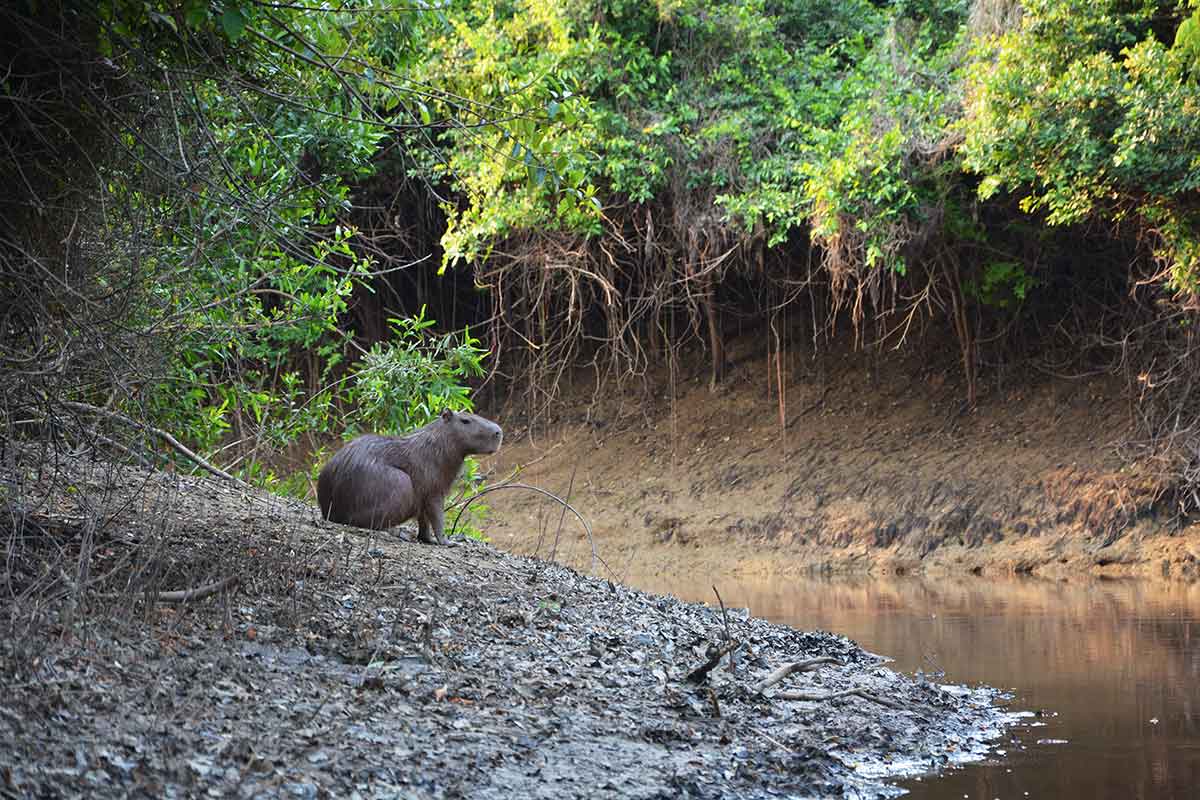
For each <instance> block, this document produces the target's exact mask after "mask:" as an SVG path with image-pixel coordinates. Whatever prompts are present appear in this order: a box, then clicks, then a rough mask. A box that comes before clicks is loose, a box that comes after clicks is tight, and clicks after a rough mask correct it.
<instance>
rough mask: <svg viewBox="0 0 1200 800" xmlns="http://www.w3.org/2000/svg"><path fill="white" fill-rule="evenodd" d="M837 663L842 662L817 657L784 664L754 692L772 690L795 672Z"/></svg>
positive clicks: (830, 658)
mask: <svg viewBox="0 0 1200 800" xmlns="http://www.w3.org/2000/svg"><path fill="white" fill-rule="evenodd" d="M837 663H840V662H839V661H838V660H837V659H836V658H833V657H832V656H817V657H816V658H810V659H808V660H806V661H793V662H792V663H790V664H784V665H783V666H782V667H780V668H779V669H777V670H775V671H774V672H772V673H771V674H770V675H768V676H767V677H765V678H763V679H762V680H761V681H759V682H758V685H756V686H755V687H754V691H755V692H756V693H758V694H761V693H762V692H764V691H766V690H767V689H769V688H771V687H772V686H774V685H775V684H777V683H779V682H780V681H781V680H783V679H784V678H786V677H787V676H788V675H791V674H792V673H793V672H807V671H808V670H811V669H816V668H817V667H819V666H820V665H822V664H837ZM778 696H779V695H778V694H776V695H775V697H778Z"/></svg>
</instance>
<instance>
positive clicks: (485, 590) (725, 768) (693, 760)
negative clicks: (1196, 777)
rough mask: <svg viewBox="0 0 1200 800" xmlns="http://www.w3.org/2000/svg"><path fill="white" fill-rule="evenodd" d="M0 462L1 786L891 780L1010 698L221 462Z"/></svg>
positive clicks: (122, 788)
mask: <svg viewBox="0 0 1200 800" xmlns="http://www.w3.org/2000/svg"><path fill="white" fill-rule="evenodd" d="M0 486H3V487H6V488H5V492H6V496H7V497H8V498H9V501H10V506H9V508H10V510H11V511H15V512H16V513H15V514H7V513H6V515H5V518H6V520H7V521H8V523H9V527H8V528H7V529H6V531H5V533H6V539H7V540H8V541H9V542H10V548H9V554H10V560H9V561H8V563H7V565H6V567H5V570H6V572H5V574H4V578H5V581H4V582H5V585H7V586H9V587H10V589H11V592H10V594H9V596H8V597H6V598H5V599H4V611H5V614H4V619H5V621H6V623H7V625H8V629H7V630H6V631H5V634H4V636H3V637H0V687H2V689H3V698H4V699H3V701H0V738H2V740H3V741H4V742H5V747H4V748H0V795H3V796H12V797H143V796H144V797H202V796H214V797H235V796H236V797H279V796H282V797H302V798H303V797H396V796H403V797H418V798H452V797H471V798H510V797H547V798H551V797H553V798H570V797H589V798H591V797H618V798H633V797H638V798H649V797H663V798H667V797H670V798H676V797H694V798H717V797H739V798H757V797H768V796H771V797H774V796H779V795H780V794H786V795H789V796H804V797H848V796H853V797H871V796H888V795H891V794H894V793H895V792H896V790H895V788H894V787H893V786H890V785H889V784H888V783H887V781H888V780H892V779H895V778H897V777H899V776H900V775H904V774H911V773H912V772H914V771H931V770H936V769H938V768H941V767H943V766H945V765H946V764H948V763H954V762H955V761H958V760H962V759H963V758H967V757H971V756H977V755H978V754H979V753H980V752H982V751H983V750H984V749H985V748H986V746H987V744H986V743H987V742H988V741H989V740H990V739H993V738H994V737H997V736H999V735H1000V733H1001V731H1002V728H1003V726H1004V725H1006V724H1008V723H1009V722H1011V721H1012V717H1011V716H1008V715H1006V714H1004V713H1003V712H1002V711H1001V710H1000V709H999V708H997V707H996V706H995V705H994V701H995V700H996V698H997V695H996V693H995V692H993V691H991V690H988V689H986V688H982V687H980V688H973V689H968V688H965V687H949V686H942V685H939V684H938V683H937V682H935V681H930V680H928V679H927V678H925V677H924V676H917V677H908V676H904V675H900V674H897V673H896V672H893V671H891V670H889V669H887V668H886V667H885V666H883V662H884V659H882V658H880V657H879V656H876V655H872V654H870V653H867V652H865V651H863V650H862V649H861V648H859V647H858V646H857V645H855V644H854V643H852V642H850V641H848V640H846V639H844V638H842V637H839V636H836V635H833V634H829V633H822V632H802V631H798V630H794V629H792V628H788V627H785V626H780V625H775V624H771V623H768V622H766V621H763V620H761V619H754V618H751V617H750V616H749V615H748V614H747V613H746V612H745V611H744V610H739V609H728V610H727V611H725V613H723V612H722V609H720V608H719V607H713V606H706V605H699V604H688V603H682V602H679V601H677V600H675V599H674V598H670V597H663V596H655V595H650V594H645V593H643V592H640V591H637V590H634V589H630V588H627V587H625V586H621V585H618V584H615V583H612V582H610V581H607V580H604V579H599V578H594V577H587V576H583V575H580V574H579V573H577V572H575V571H572V570H570V569H568V568H565V567H562V566H559V565H556V564H552V563H548V562H544V561H537V560H533V559H529V558H523V557H519V556H513V555H508V554H505V553H502V552H500V551H498V550H496V549H494V548H493V547H491V546H489V545H485V544H481V543H478V542H473V541H466V540H463V541H460V542H458V543H457V545H456V546H454V547H431V546H426V545H419V544H413V543H408V542H405V541H402V540H401V539H400V538H398V537H396V536H394V535H392V534H388V533H384V534H380V533H374V532H369V531H361V530H358V529H353V528H348V527H343V526H339V525H331V524H329V523H325V522H323V521H321V520H319V519H318V516H317V513H316V509H315V508H314V507H313V506H312V505H309V504H304V503H299V502H295V501H289V500H283V499H280V498H276V497H271V496H268V495H264V494H261V493H258V492H253V491H244V490H242V489H240V488H237V487H234V486H233V485H231V484H228V483H223V482H218V481H217V480H216V479H200V478H191V477H182V476H178V475H169V474H162V473H151V472H145V471H142V470H139V469H132V468H119V467H113V466H109V465H104V464H95V463H87V462H77V461H69V460H63V459H59V458H54V457H50V456H46V455H45V454H42V456H41V457H40V458H39V459H37V460H32V461H26V462H25V463H23V464H19V465H17V466H16V467H15V468H10V469H9V470H8V471H7V472H0ZM230 578H236V579H237V584H236V586H235V587H233V588H231V589H229V590H228V591H222V592H218V593H215V594H212V595H211V596H209V597H206V598H204V599H199V600H195V601H193V602H184V603H166V602H163V601H164V600H165V599H166V598H167V597H168V596H167V595H162V594H160V593H161V592H165V591H177V590H185V589H189V588H196V587H200V586H203V585H208V584H211V583H212V582H214V581H218V580H222V579H230ZM731 643H736V644H737V646H736V648H735V649H733V657H732V659H731V658H730V657H729V656H725V657H724V658H722V659H721V660H720V662H719V663H718V665H717V666H716V667H715V668H713V669H712V670H711V671H709V672H707V673H706V674H704V675H703V676H699V677H695V675H694V673H695V670H696V668H697V667H698V666H700V665H703V664H706V663H709V662H710V661H715V659H712V658H710V656H711V655H712V654H713V652H714V650H716V651H717V652H720V651H721V650H722V649H729V646H730V644H731ZM820 656H826V657H829V658H830V659H832V662H831V663H824V664H821V665H820V666H819V667H817V668H816V669H813V670H810V671H805V672H799V673H796V674H794V675H792V676H790V677H788V678H787V679H785V680H784V681H782V682H780V683H779V684H777V685H776V686H774V687H771V688H769V689H767V690H765V692H763V693H760V692H756V691H755V690H754V686H755V684H756V682H758V681H759V680H761V679H762V678H763V677H764V676H766V675H768V674H769V673H770V672H772V671H773V670H774V669H775V668H777V667H779V666H781V665H783V664H786V663H788V662H793V661H797V660H801V659H810V658H815V657H820ZM690 675H691V676H693V677H694V678H695V679H690V678H689V676H690ZM855 688H858V689H861V690H862V691H863V694H859V695H847V696H839V697H836V698H827V699H819V700H786V699H783V698H782V697H781V695H780V694H778V692H781V691H792V692H794V691H797V690H799V691H802V692H809V693H813V694H816V695H826V694H830V693H835V694H836V693H837V692H841V691H844V690H847V689H855Z"/></svg>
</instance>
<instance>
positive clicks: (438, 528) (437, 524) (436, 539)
mask: <svg viewBox="0 0 1200 800" xmlns="http://www.w3.org/2000/svg"><path fill="white" fill-rule="evenodd" d="M445 523H446V512H445V511H444V510H442V504H441V503H440V502H439V503H426V504H425V507H424V508H423V509H421V517H420V527H421V532H420V533H419V534H418V535H417V538H418V539H420V540H421V541H422V542H424V543H425V544H450V543H449V542H448V541H446V536H445V534H443V533H442V527H443V526H444V525H445Z"/></svg>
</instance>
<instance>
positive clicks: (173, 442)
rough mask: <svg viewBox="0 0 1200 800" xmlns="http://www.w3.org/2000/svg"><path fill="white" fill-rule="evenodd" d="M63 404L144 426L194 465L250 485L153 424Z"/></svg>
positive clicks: (246, 485) (81, 406)
mask: <svg viewBox="0 0 1200 800" xmlns="http://www.w3.org/2000/svg"><path fill="white" fill-rule="evenodd" d="M63 405H64V406H66V407H67V408H73V409H75V410H76V411H83V412H85V413H87V414H96V415H98V416H102V417H108V418H109V419H114V420H117V421H118V422H123V423H125V424H126V425H132V426H133V427H135V428H144V429H145V430H148V431H150V432H151V433H153V434H154V435H155V436H157V437H158V438H160V439H162V440H163V441H164V442H166V443H167V444H168V445H169V446H170V447H171V449H172V450H174V451H175V452H177V453H179V454H180V455H181V456H183V457H184V458H186V459H187V460H188V461H191V462H192V463H193V464H195V465H196V466H198V467H200V468H202V469H204V470H207V471H208V472H211V473H212V474H213V475H216V476H217V477H218V478H224V479H225V480H227V481H230V482H232V483H236V484H237V485H238V486H241V487H242V488H243V489H249V488H251V487H250V485H249V484H248V483H246V482H245V481H243V480H241V479H239V478H235V477H233V476H232V475H230V474H229V473H228V472H226V471H225V470H223V469H221V468H220V467H216V466H213V465H212V464H210V463H209V462H208V461H206V460H205V459H204V458H203V457H202V456H199V455H197V454H196V453H193V452H192V451H191V450H189V449H188V448H187V447H185V446H184V445H183V443H182V442H180V441H179V440H178V439H176V438H175V437H174V436H172V435H171V434H169V433H167V432H166V431H164V430H163V429H162V428H156V427H154V426H153V425H147V424H145V423H144V422H138V421H137V420H135V419H131V418H129V417H127V416H125V415H124V414H118V413H117V412H116V411H110V410H108V409H107V408H100V407H99V406H93V405H89V404H87V403H76V402H73V401H71V400H67V401H64V402H63Z"/></svg>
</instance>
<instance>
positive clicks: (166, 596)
mask: <svg viewBox="0 0 1200 800" xmlns="http://www.w3.org/2000/svg"><path fill="white" fill-rule="evenodd" d="M237 583H238V576H237V575H230V576H229V577H228V578H222V579H221V580H219V581H217V582H216V583H210V584H208V585H206V586H197V587H196V588H195V589H180V590H178V591H173V592H159V593H158V594H157V595H156V597H157V599H158V602H160V603H190V602H192V601H193V600H203V599H204V598H205V597H208V596H209V595H213V594H216V593H217V592H223V591H225V590H226V589H232V588H233V587H234V586H236V585H237Z"/></svg>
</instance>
